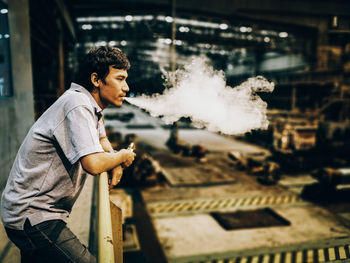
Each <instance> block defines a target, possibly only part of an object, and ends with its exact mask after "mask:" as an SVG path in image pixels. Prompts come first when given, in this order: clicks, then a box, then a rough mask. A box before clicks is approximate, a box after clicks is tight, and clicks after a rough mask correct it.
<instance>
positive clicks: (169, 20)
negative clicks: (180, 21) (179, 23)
mask: <svg viewBox="0 0 350 263" xmlns="http://www.w3.org/2000/svg"><path fill="white" fill-rule="evenodd" d="M165 21H166V22H168V23H171V22H173V21H174V19H173V18H172V17H171V16H167V17H165Z"/></svg>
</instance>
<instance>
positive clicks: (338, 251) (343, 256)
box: [188, 245, 350, 263]
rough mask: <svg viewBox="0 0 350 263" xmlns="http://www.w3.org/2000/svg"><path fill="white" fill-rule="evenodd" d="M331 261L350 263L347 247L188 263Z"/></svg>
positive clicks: (303, 262) (309, 262) (317, 262)
mask: <svg viewBox="0 0 350 263" xmlns="http://www.w3.org/2000/svg"><path fill="white" fill-rule="evenodd" d="M332 261H337V262H350V250H349V245H343V246H336V247H326V248H314V249H304V250H298V251H289V252H280V253H274V254H273V253H271V254H263V255H253V256H244V257H232V258H225V259H212V260H209V261H189V262H188V263H321V262H332Z"/></svg>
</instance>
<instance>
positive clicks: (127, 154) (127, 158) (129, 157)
mask: <svg viewBox="0 0 350 263" xmlns="http://www.w3.org/2000/svg"><path fill="white" fill-rule="evenodd" d="M119 153H121V154H122V155H123V160H124V162H123V166H124V167H128V166H130V165H131V164H132V162H133V161H134V159H135V156H136V154H135V153H134V152H132V151H130V150H128V149H122V150H120V151H119Z"/></svg>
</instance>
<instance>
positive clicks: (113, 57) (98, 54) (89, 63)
mask: <svg viewBox="0 0 350 263" xmlns="http://www.w3.org/2000/svg"><path fill="white" fill-rule="evenodd" d="M109 66H113V68H116V69H124V70H128V69H129V68H130V62H129V60H128V58H127V57H126V55H125V54H124V53H123V52H122V51H121V50H120V49H119V48H116V47H109V46H103V47H98V48H93V49H91V50H90V51H89V52H88V53H87V54H86V55H85V57H84V58H83V60H82V61H81V62H80V66H79V72H78V79H77V82H78V84H79V85H81V86H83V87H84V88H86V89H87V90H88V91H92V89H93V88H94V86H93V85H92V83H91V74H92V73H94V72H96V73H97V77H98V78H99V79H101V80H102V82H103V83H105V79H106V76H107V75H108V73H109Z"/></svg>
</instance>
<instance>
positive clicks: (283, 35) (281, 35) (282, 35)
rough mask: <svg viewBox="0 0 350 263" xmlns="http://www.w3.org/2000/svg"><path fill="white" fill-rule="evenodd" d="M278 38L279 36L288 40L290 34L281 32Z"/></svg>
mask: <svg viewBox="0 0 350 263" xmlns="http://www.w3.org/2000/svg"><path fill="white" fill-rule="evenodd" d="M278 36H279V37H280V38H286V37H288V33H287V32H280V33H279V34H278Z"/></svg>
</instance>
